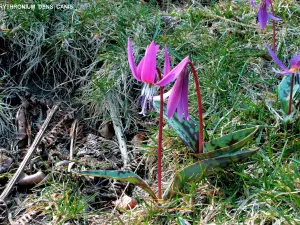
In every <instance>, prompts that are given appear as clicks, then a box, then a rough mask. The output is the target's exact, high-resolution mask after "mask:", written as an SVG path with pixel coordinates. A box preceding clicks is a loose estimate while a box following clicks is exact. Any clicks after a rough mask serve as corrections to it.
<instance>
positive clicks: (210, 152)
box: [193, 126, 259, 160]
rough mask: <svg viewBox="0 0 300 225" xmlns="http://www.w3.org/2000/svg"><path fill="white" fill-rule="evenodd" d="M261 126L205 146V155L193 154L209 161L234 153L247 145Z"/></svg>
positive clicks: (213, 141)
mask: <svg viewBox="0 0 300 225" xmlns="http://www.w3.org/2000/svg"><path fill="white" fill-rule="evenodd" d="M258 129H259V126H257V127H253V128H247V129H243V130H239V131H236V132H233V133H231V134H228V135H224V136H223V137H220V138H217V139H213V140H211V141H209V142H207V143H205V144H204V153H202V154H193V155H194V156H196V157H197V158H198V159H201V160H202V159H209V158H215V157H218V156H222V155H226V154H229V153H233V152H235V151H237V150H239V149H241V148H242V147H243V146H245V145H246V144H247V142H248V141H250V139H252V138H253V136H254V135H255V133H256V132H257V131H258Z"/></svg>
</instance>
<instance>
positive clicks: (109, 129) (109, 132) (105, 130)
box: [99, 121, 115, 139]
mask: <svg viewBox="0 0 300 225" xmlns="http://www.w3.org/2000/svg"><path fill="white" fill-rule="evenodd" d="M99 133H100V135H101V136H102V137H104V138H105V139H111V138H113V137H114V136H115V130H114V126H113V123H112V122H111V121H109V122H107V123H106V124H105V125H104V126H102V127H101V129H100V131H99Z"/></svg>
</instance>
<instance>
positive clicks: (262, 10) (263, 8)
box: [250, 0, 281, 30]
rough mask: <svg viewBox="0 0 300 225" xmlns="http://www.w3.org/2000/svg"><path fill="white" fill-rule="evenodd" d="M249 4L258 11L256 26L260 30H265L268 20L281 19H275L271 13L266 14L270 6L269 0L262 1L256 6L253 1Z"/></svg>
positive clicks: (276, 18) (277, 18)
mask: <svg viewBox="0 0 300 225" xmlns="http://www.w3.org/2000/svg"><path fill="white" fill-rule="evenodd" d="M250 4H251V5H252V6H253V7H254V8H256V9H258V14H257V19H258V24H259V26H260V28H261V29H262V30H263V29H265V27H266V25H267V22H268V18H270V19H272V20H276V21H278V20H281V18H279V17H275V16H273V15H272V14H271V13H268V8H269V6H270V5H271V0H262V2H261V3H260V5H256V4H255V3H254V0H250Z"/></svg>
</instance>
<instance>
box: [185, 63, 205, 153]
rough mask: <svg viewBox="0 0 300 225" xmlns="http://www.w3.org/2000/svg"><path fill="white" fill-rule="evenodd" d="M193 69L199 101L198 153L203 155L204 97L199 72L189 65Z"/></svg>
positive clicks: (191, 64)
mask: <svg viewBox="0 0 300 225" xmlns="http://www.w3.org/2000/svg"><path fill="white" fill-rule="evenodd" d="M188 64H189V65H190V67H191V69H192V72H193V76H194V81H195V86H196V92H197V100H198V117H199V126H200V127H199V148H198V153H200V154H201V153H203V117H202V116H203V115H202V114H203V112H202V97H201V91H200V86H199V80H198V76H197V72H196V70H195V67H194V64H193V63H191V62H189V63H188Z"/></svg>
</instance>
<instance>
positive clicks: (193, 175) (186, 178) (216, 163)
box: [163, 150, 257, 199]
mask: <svg viewBox="0 0 300 225" xmlns="http://www.w3.org/2000/svg"><path fill="white" fill-rule="evenodd" d="M256 152H257V150H248V151H240V152H236V153H232V154H228V155H226V156H220V157H217V158H213V159H205V160H202V161H200V162H197V163H195V164H193V165H191V166H188V167H186V168H184V169H183V170H182V171H181V172H179V173H178V174H177V175H176V176H175V178H174V180H173V182H172V183H171V185H170V186H169V187H168V188H167V189H166V191H165V192H164V196H163V198H164V199H168V198H170V197H172V196H173V195H174V194H175V193H178V192H179V191H181V190H182V189H183V188H184V186H185V185H187V183H188V182H192V181H194V182H197V181H199V180H201V178H203V177H204V176H208V175H211V174H213V173H214V172H216V171H219V170H222V168H224V167H227V166H228V165H230V164H231V163H233V162H240V161H243V160H244V159H246V158H248V157H250V156H252V155H253V154H254V153H256Z"/></svg>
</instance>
